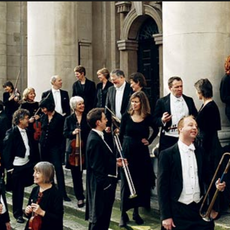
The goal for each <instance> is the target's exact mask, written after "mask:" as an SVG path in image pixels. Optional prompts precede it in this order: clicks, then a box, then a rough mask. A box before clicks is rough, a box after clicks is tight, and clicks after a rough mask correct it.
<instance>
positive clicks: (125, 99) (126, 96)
mask: <svg viewBox="0 0 230 230" xmlns="http://www.w3.org/2000/svg"><path fill="white" fill-rule="evenodd" d="M129 88H130V85H129V84H128V83H127V82H126V84H125V89H124V94H123V98H122V104H121V111H120V112H121V114H123V113H124V112H125V110H126V107H127V100H128V99H129V92H130V89H129Z"/></svg>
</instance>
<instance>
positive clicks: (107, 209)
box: [88, 183, 116, 230]
mask: <svg viewBox="0 0 230 230" xmlns="http://www.w3.org/2000/svg"><path fill="white" fill-rule="evenodd" d="M115 191H116V183H113V184H112V185H111V187H109V188H108V189H107V190H105V193H104V208H103V213H102V215H101V216H100V217H99V218H98V220H97V222H96V223H89V228H88V230H108V229H109V224H110V217H111V214H112V208H113V202H114V199H115Z"/></svg>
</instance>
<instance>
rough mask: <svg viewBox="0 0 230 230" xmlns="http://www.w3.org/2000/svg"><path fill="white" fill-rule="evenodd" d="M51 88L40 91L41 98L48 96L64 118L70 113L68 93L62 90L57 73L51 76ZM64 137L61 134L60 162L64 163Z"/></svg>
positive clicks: (60, 80)
mask: <svg viewBox="0 0 230 230" xmlns="http://www.w3.org/2000/svg"><path fill="white" fill-rule="evenodd" d="M50 82H51V84H52V88H51V89H50V90H48V91H46V92H44V93H42V99H44V98H49V99H51V101H52V102H53V103H54V105H55V111H56V112H58V113H60V114H61V115H62V116H63V117H64V118H66V117H67V116H69V115H70V105H69V94H68V92H67V91H65V90H62V89H61V87H62V79H61V77H60V76H58V75H54V76H52V77H51V79H50ZM65 149H66V139H65V138H64V136H63V142H62V164H65Z"/></svg>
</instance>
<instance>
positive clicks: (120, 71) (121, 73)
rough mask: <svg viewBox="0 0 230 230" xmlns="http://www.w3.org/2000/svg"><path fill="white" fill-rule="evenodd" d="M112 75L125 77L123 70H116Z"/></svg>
mask: <svg viewBox="0 0 230 230" xmlns="http://www.w3.org/2000/svg"><path fill="white" fill-rule="evenodd" d="M110 75H116V76H117V77H125V74H124V72H123V71H122V70H120V69H115V70H113V71H112V72H111V73H110Z"/></svg>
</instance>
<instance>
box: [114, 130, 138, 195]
mask: <svg viewBox="0 0 230 230" xmlns="http://www.w3.org/2000/svg"><path fill="white" fill-rule="evenodd" d="M114 140H115V144H116V146H117V150H118V152H119V154H120V157H121V160H122V166H123V169H124V172H125V176H126V180H127V183H128V186H129V190H130V196H129V198H130V199H132V198H135V197H136V196H137V194H136V190H135V187H134V184H133V180H132V177H131V174H130V171H129V168H128V166H127V165H126V164H125V160H124V158H123V154H122V147H121V142H120V140H119V137H118V134H117V133H116V132H114Z"/></svg>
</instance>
